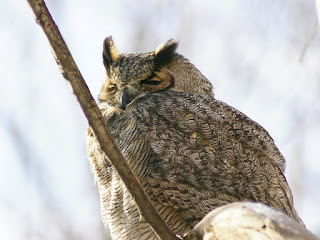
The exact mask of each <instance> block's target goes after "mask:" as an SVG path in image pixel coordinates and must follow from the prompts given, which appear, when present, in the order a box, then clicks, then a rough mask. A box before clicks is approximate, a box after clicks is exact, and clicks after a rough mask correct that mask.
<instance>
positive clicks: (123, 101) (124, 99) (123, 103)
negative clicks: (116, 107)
mask: <svg viewBox="0 0 320 240" xmlns="http://www.w3.org/2000/svg"><path fill="white" fill-rule="evenodd" d="M132 100H133V99H132V97H130V95H129V93H128V89H127V88H124V89H123V91H122V93H121V95H120V108H121V109H123V110H125V109H126V107H127V105H128V104H129V103H130V102H131V101H132Z"/></svg>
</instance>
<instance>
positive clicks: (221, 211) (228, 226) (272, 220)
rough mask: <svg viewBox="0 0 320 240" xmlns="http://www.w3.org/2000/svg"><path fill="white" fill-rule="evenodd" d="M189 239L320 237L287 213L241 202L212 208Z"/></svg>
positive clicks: (309, 239) (297, 239)
mask: <svg viewBox="0 0 320 240" xmlns="http://www.w3.org/2000/svg"><path fill="white" fill-rule="evenodd" d="M184 239H185V240H198V239H199V240H200V239H203V240H230V239H241V240H254V239H259V240H272V239H277V240H288V239H290V240H302V239H303V240H319V239H318V238H317V237H316V236H315V235H313V234H312V233H311V232H310V231H308V230H307V229H306V228H305V227H304V226H302V225H301V224H299V223H298V222H297V221H295V220H293V219H292V218H290V217H288V216H287V215H285V214H283V213H281V212H279V211H276V210H274V209H272V208H270V207H268V206H265V205H263V204H260V203H251V202H238V203H232V204H229V205H226V206H222V207H219V208H217V209H215V210H213V211H211V212H210V213H209V214H208V215H207V216H206V217H205V218H204V219H203V220H202V221H201V222H199V223H198V224H197V225H196V226H195V227H194V229H193V231H191V232H190V233H188V235H187V236H186V237H185V238H184Z"/></svg>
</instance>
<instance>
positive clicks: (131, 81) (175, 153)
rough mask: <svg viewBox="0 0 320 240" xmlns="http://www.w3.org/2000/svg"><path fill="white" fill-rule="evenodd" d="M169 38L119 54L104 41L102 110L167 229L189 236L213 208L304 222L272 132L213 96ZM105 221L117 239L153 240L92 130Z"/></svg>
mask: <svg viewBox="0 0 320 240" xmlns="http://www.w3.org/2000/svg"><path fill="white" fill-rule="evenodd" d="M177 46H178V44H177V43H176V42H174V41H172V40H169V41H167V42H165V43H164V44H162V45H160V46H159V47H158V48H157V49H156V51H154V52H149V53H130V54H119V53H118V51H117V49H116V47H115V45H114V42H113V40H112V38H111V37H109V38H107V39H106V40H105V41H104V49H103V61H104V65H105V68H106V72H107V79H106V81H105V83H104V85H103V87H102V90H101V93H100V96H99V107H100V109H101V112H102V114H103V116H104V118H105V123H106V125H107V126H108V128H109V129H110V131H111V134H112V135H113V137H114V139H115V141H116V143H117V144H118V146H119V148H120V150H121V152H122V154H123V156H124V157H125V159H126V160H127V162H128V164H129V166H130V167H131V169H132V170H133V172H134V173H135V174H136V176H137V177H138V179H139V180H140V182H141V185H142V187H143V188H144V190H145V192H146V193H147V194H148V196H149V197H150V199H151V201H152V203H153V204H154V206H155V208H156V209H157V211H158V212H159V214H160V215H161V216H162V218H163V219H164V220H165V222H166V223H167V225H168V226H169V228H170V229H171V230H172V231H173V232H174V233H175V234H178V235H183V234H185V233H186V232H187V231H189V230H190V229H192V227H193V226H194V225H195V224H196V223H197V222H199V221H200V220H201V218H203V217H204V215H206V214H207V213H208V212H209V211H211V210H212V209H214V208H216V207H218V206H221V205H225V204H228V203H231V202H236V201H252V202H261V203H264V204H266V205H268V206H271V207H272V208H274V209H277V210H280V211H282V212H284V213H286V214H287V215H289V216H290V217H292V218H293V219H296V220H298V221H301V220H300V219H299V217H298V215H297V213H296V211H295V209H294V207H293V200H292V195H291V191H290V188H289V186H288V183H287V181H286V179H285V177H284V165H285V159H284V158H283V156H282V154H281V153H280V151H279V150H278V148H277V147H276V145H275V144H274V141H273V139H272V138H271V137H270V136H269V134H268V132H267V131H266V130H265V129H263V128H262V127H261V126H260V125H259V124H257V123H256V122H254V121H253V120H251V119H250V118H248V117H247V116H246V115H244V114H243V113H241V112H240V111H238V110H236V109H235V108H233V107H231V106H229V105H227V104H226V103H224V102H221V101H218V100H215V99H214V94H213V92H212V85H211V83H210V82H209V81H208V80H207V78H206V77H205V76H203V75H202V74H201V72H200V71H199V70H197V69H196V68H195V66H194V65H193V64H191V63H190V62H189V61H188V60H187V59H186V58H184V57H183V56H182V55H180V54H178V53H176V48H177ZM87 148H88V156H89V159H90V165H91V168H92V171H93V173H94V176H95V179H96V181H97V182H98V188H99V192H100V200H101V213H102V220H103V222H104V224H105V226H108V227H109V228H110V231H111V236H112V238H113V239H157V237H156V235H155V234H154V233H153V231H152V230H151V228H150V227H149V225H148V224H147V223H145V222H141V221H139V212H138V210H137V208H136V205H135V203H134V201H133V200H132V198H131V196H130V194H129V193H128V191H127V189H126V187H125V185H124V184H123V182H122V181H121V180H120V178H119V176H118V174H117V173H116V172H115V170H114V169H113V167H112V166H111V165H110V163H109V161H108V158H107V156H106V155H105V154H104V153H103V152H102V151H101V149H100V146H99V143H98V142H97V140H96V138H95V136H94V134H93V132H92V130H91V129H90V128H89V129H88V137H87Z"/></svg>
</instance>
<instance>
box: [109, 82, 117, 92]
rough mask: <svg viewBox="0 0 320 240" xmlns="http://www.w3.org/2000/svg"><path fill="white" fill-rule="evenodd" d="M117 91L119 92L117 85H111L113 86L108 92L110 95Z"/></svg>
mask: <svg viewBox="0 0 320 240" xmlns="http://www.w3.org/2000/svg"><path fill="white" fill-rule="evenodd" d="M115 91H117V85H115V84H111V85H110V86H109V87H108V92H109V93H114V92H115Z"/></svg>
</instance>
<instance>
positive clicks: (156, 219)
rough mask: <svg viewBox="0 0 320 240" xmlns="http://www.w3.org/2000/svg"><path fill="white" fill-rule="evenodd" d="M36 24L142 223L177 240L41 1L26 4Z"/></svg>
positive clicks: (35, 0)
mask: <svg viewBox="0 0 320 240" xmlns="http://www.w3.org/2000/svg"><path fill="white" fill-rule="evenodd" d="M28 2H29V5H30V7H31V8H32V10H33V12H34V15H35V18H36V21H37V23H38V24H39V25H40V26H41V28H42V30H43V31H44V33H45V35H46V36H47V38H48V40H49V43H50V45H51V48H52V52H53V55H54V57H55V59H56V62H57V63H58V65H59V67H60V71H61V73H62V75H63V77H64V78H65V79H66V80H67V81H68V82H69V83H70V86H71V89H72V92H73V93H74V95H75V96H76V98H77V100H78V102H79V103H80V105H81V108H82V110H83V112H84V114H85V116H86V118H87V119H88V122H89V125H90V127H91V128H92V130H93V132H94V133H95V136H96V137H97V139H98V141H99V143H100V146H101V149H102V150H103V151H104V152H105V154H106V155H107V156H108V158H109V159H110V162H111V164H112V166H113V167H114V168H115V170H116V171H117V172H118V174H119V176H120V177H121V179H122V181H123V182H124V184H125V185H126V187H127V189H128V191H129V192H130V194H131V196H132V197H133V199H134V201H135V202H136V205H137V207H138V209H139V212H140V214H141V217H142V219H144V220H145V221H146V222H147V223H149V225H150V226H151V228H152V229H153V231H154V232H155V234H156V235H157V236H158V237H159V238H160V239H178V238H177V237H176V236H175V235H174V234H173V233H172V232H171V231H170V229H169V228H168V226H167V225H166V223H165V222H164V221H163V219H162V218H161V216H160V215H159V214H158V213H157V211H156V210H155V208H154V207H153V205H152V204H151V202H150V199H149V198H148V196H147V195H146V193H145V192H144V190H143V189H142V187H141V185H140V183H139V180H138V179H137V177H136V176H135V175H134V174H133V173H132V171H131V169H130V168H129V166H128V165H127V163H126V161H125V159H124V157H123V156H122V154H121V151H120V150H119V148H118V147H117V145H116V144H115V142H114V140H113V138H112V136H111V134H110V132H109V130H108V128H107V126H106V125H105V123H104V121H103V118H102V115H101V112H100V110H99V108H98V106H97V104H96V102H95V100H94V99H93V97H92V95H91V93H90V91H89V89H88V86H87V84H86V83H85V81H84V79H83V77H82V75H81V73H80V71H79V69H78V67H77V65H76V63H75V61H74V60H73V58H72V56H71V54H70V52H69V49H68V48H67V46H66V44H65V42H64V40H63V38H62V36H61V34H60V32H59V30H58V27H57V26H56V24H55V22H54V21H53V19H52V17H51V15H50V13H49V11H48V9H47V7H46V5H45V3H44V1H43V0H28Z"/></svg>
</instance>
